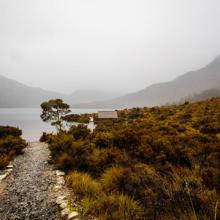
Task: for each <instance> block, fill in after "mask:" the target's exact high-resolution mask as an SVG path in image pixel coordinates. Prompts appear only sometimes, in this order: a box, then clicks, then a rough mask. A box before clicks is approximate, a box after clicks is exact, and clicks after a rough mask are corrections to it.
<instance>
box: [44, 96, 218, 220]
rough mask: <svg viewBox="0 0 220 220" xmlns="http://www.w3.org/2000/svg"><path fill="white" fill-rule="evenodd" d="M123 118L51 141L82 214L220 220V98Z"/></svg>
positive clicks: (123, 112)
mask: <svg viewBox="0 0 220 220" xmlns="http://www.w3.org/2000/svg"><path fill="white" fill-rule="evenodd" d="M118 116H119V118H118V119H114V120H110V119H109V120H98V119H97V118H96V119H95V122H96V124H97V127H96V129H95V130H94V131H93V132H92V133H91V132H90V131H89V130H88V129H87V128H86V126H85V125H83V124H80V125H78V126H72V127H71V128H70V129H69V130H68V131H65V132H64V131H62V132H59V133H58V134H57V135H45V137H44V139H45V140H46V141H47V142H48V143H49V148H50V150H51V155H52V160H53V163H54V164H55V165H56V166H57V167H58V168H59V169H62V170H64V171H66V172H67V175H68V177H67V179H68V184H69V186H70V187H71V188H72V190H73V191H74V193H75V195H76V196H77V198H78V199H79V201H81V205H82V207H83V210H82V213H83V214H84V215H85V216H86V215H93V216H95V217H97V218H98V219H103V220H104V219H106V220H107V219H109V220H116V219H118V220H119V219H126V220H129V219H141V218H143V219H144V217H145V218H146V219H155V220H156V219H165V220H166V219H167V220H168V219H183V220H184V219H190V220H195V219H204V220H208V219H219V218H220V213H219V198H220V197H219V193H220V170H219V164H220V163H219V159H220V153H219V150H220V98H213V99H210V100H207V101H202V102H196V103H187V102H186V103H185V104H182V105H171V106H162V107H153V108H147V107H145V108H133V109H125V110H121V111H118ZM69 118H71V116H69ZM72 118H77V121H80V118H82V119H81V121H84V120H85V118H88V115H86V116H85V115H82V116H76V115H74V116H72Z"/></svg>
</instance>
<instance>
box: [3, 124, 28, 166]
mask: <svg viewBox="0 0 220 220" xmlns="http://www.w3.org/2000/svg"><path fill="white" fill-rule="evenodd" d="M21 135H22V131H21V130H20V129H18V128H14V127H9V126H0V169H4V168H5V167H6V166H7V165H8V164H9V162H10V161H11V160H12V159H13V158H14V157H15V156H16V155H18V154H21V153H22V150H23V149H24V148H25V147H26V142H25V141H24V140H23V139H22V138H21Z"/></svg>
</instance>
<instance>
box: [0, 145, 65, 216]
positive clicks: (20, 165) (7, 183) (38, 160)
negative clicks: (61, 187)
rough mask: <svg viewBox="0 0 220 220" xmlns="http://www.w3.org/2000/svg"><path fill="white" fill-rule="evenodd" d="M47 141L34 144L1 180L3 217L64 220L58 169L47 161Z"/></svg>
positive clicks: (18, 158) (0, 197)
mask: <svg viewBox="0 0 220 220" xmlns="http://www.w3.org/2000/svg"><path fill="white" fill-rule="evenodd" d="M48 157H49V150H48V148H47V146H46V145H45V144H42V143H31V144H29V146H28V147H27V148H26V149H25V152H24V154H23V155H20V156H18V157H17V158H16V159H15V161H14V162H13V165H12V166H10V167H8V168H9V169H10V168H12V167H13V170H12V172H11V173H10V175H9V176H7V178H5V179H4V180H2V183H0V192H1V194H0V220H40V219H43V220H60V219H61V218H60V217H59V207H58V205H57V204H56V198H57V196H58V194H56V192H54V191H53V188H54V185H55V183H56V178H57V176H56V171H53V169H52V165H49V164H48V163H47V160H48Z"/></svg>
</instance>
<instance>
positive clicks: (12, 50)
mask: <svg viewBox="0 0 220 220" xmlns="http://www.w3.org/2000/svg"><path fill="white" fill-rule="evenodd" d="M218 54H220V1H219V0H184V1H183V0H111V1H109V0H108V1H107V0H93V1H92V0H74V1H73V0H37V1H36V0H19V1H18V0H1V1H0V74H1V75H4V76H6V77H10V78H13V79H16V80H19V81H20V82H23V83H25V84H28V85H30V86H34V87H41V88H44V89H47V90H54V91H58V92H64V93H70V92H73V91H75V90H78V89H85V88H96V89H100V90H109V91H110V90H113V91H120V92H123V93H126V92H132V91H136V90H139V89H142V88H144V87H146V86H148V85H150V84H153V83H156V82H162V81H169V80H172V79H174V78H175V77H177V76H179V75H181V74H183V73H185V72H187V71H191V70H194V69H197V68H200V67H202V66H204V65H206V64H207V63H209V62H210V61H211V60H213V59H214V58H215V57H216V56H217V55H218Z"/></svg>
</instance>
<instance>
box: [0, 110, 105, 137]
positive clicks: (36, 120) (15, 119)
mask: <svg viewBox="0 0 220 220" xmlns="http://www.w3.org/2000/svg"><path fill="white" fill-rule="evenodd" d="M99 110H101V109H72V113H74V114H83V113H96V112H98V111H99ZM40 114H41V109H40V108H0V125H9V126H14V127H19V128H20V129H21V130H22V132H23V135H22V136H23V137H24V138H25V139H26V140H27V141H38V140H39V138H40V136H41V135H42V132H43V131H45V132H53V131H55V129H54V128H53V127H52V126H51V125H50V124H49V123H45V122H43V121H42V120H41V118H40Z"/></svg>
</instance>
